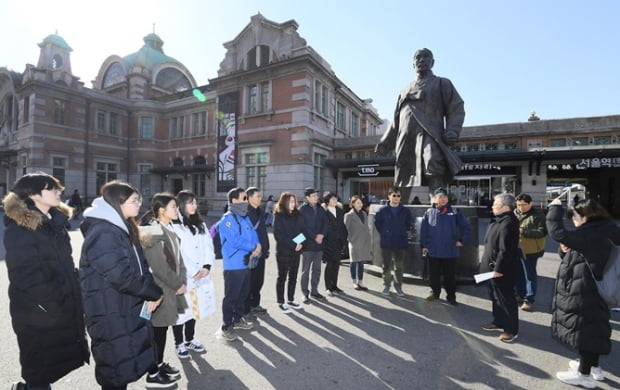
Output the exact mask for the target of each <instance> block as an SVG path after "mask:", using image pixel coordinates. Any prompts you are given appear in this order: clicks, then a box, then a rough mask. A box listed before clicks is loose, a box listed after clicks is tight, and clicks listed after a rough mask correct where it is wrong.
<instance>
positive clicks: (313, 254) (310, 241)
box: [299, 187, 328, 303]
mask: <svg viewBox="0 0 620 390" xmlns="http://www.w3.org/2000/svg"><path fill="white" fill-rule="evenodd" d="M299 214H300V215H301V219H302V220H303V229H302V232H303V234H304V236H305V237H306V240H305V241H304V243H303V251H302V254H301V278H300V281H299V285H300V287H301V292H302V293H303V294H304V302H303V303H310V297H312V298H315V299H320V300H324V299H325V297H324V296H323V295H322V294H321V293H319V281H320V279H321V260H323V249H324V248H325V243H324V240H325V236H326V235H327V229H328V224H327V214H326V213H325V209H324V208H323V207H321V206H320V205H319V192H318V191H317V190H315V189H314V188H313V187H307V188H306V189H305V190H304V203H303V204H302V205H301V207H299ZM311 273H312V277H310V274H311ZM308 280H310V289H308Z"/></svg>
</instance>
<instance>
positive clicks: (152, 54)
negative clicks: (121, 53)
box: [123, 33, 180, 70]
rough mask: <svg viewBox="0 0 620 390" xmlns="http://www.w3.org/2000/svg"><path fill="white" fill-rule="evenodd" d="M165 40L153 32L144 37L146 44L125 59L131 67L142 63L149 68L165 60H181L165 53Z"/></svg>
mask: <svg viewBox="0 0 620 390" xmlns="http://www.w3.org/2000/svg"><path fill="white" fill-rule="evenodd" d="M163 45H164V41H162V39H161V38H160V37H159V36H158V35H157V34H155V33H151V34H149V35H147V36H145V37H144V46H142V48H141V49H140V50H138V51H137V52H135V53H132V54H129V55H127V56H125V57H123V61H125V62H126V63H127V65H129V67H130V68H131V67H132V66H133V65H140V66H143V67H145V68H147V69H148V70H153V69H154V68H155V67H156V66H157V65H159V64H161V63H164V62H175V63H177V64H180V62H179V61H177V60H175V59H174V58H172V57H169V56H167V55H165V54H164V51H163V49H162V46H163Z"/></svg>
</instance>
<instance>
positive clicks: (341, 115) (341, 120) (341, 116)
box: [336, 102, 347, 130]
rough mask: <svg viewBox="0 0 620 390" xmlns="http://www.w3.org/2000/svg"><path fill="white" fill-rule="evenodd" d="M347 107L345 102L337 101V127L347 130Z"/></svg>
mask: <svg viewBox="0 0 620 390" xmlns="http://www.w3.org/2000/svg"><path fill="white" fill-rule="evenodd" d="M346 125H347V122H346V109H345V107H344V104H342V103H340V102H336V127H337V128H339V129H341V130H346Z"/></svg>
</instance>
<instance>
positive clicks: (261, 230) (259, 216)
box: [247, 205, 269, 259]
mask: <svg viewBox="0 0 620 390" xmlns="http://www.w3.org/2000/svg"><path fill="white" fill-rule="evenodd" d="M247 215H248V217H249V218H250V221H251V222H252V226H254V229H256V234H257V235H258V241H260V246H261V250H262V252H263V253H262V258H263V259H266V258H268V257H269V235H268V234H267V222H266V218H265V212H264V211H263V209H261V208H260V207H257V208H254V207H252V206H250V205H248V214H247Z"/></svg>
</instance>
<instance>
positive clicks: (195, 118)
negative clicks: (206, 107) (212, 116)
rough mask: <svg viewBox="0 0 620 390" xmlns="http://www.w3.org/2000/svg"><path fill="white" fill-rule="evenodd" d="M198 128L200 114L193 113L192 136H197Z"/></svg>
mask: <svg viewBox="0 0 620 390" xmlns="http://www.w3.org/2000/svg"><path fill="white" fill-rule="evenodd" d="M199 128H200V114H199V113H197V112H194V113H193V114H192V136H197V135H198V129H199Z"/></svg>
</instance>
